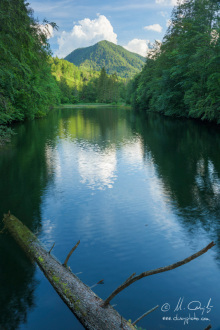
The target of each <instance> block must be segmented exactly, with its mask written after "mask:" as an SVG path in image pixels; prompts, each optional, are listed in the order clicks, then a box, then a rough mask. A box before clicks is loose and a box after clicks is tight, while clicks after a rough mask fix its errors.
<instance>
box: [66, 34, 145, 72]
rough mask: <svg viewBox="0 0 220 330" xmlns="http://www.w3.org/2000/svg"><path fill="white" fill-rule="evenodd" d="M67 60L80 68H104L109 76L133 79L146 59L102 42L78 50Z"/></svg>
mask: <svg viewBox="0 0 220 330" xmlns="http://www.w3.org/2000/svg"><path fill="white" fill-rule="evenodd" d="M65 60H67V61H69V62H71V63H73V64H75V65H76V66H79V67H84V68H88V69H92V70H96V71H100V70H101V69H102V68H103V67H105V70H106V72H107V73H108V74H113V73H115V72H116V73H117V75H118V76H120V77H122V78H131V77H132V76H134V75H135V74H136V73H138V72H140V71H141V69H142V67H143V65H144V63H145V58H144V57H142V56H141V55H138V54H136V53H131V52H129V51H128V50H126V49H125V48H123V47H122V46H119V45H116V44H114V43H112V42H110V41H107V40H102V41H99V42H98V43H96V44H95V45H93V46H89V47H85V48H78V49H76V50H74V51H73V52H71V53H70V54H69V55H67V56H66V57H65Z"/></svg>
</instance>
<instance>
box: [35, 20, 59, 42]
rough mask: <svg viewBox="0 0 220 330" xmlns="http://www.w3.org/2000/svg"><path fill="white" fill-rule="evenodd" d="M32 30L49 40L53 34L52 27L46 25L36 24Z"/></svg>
mask: <svg viewBox="0 0 220 330" xmlns="http://www.w3.org/2000/svg"><path fill="white" fill-rule="evenodd" d="M33 28H36V29H37V33H39V34H41V33H43V34H44V35H45V37H46V38H47V39H50V38H52V37H53V36H54V34H53V27H52V26H51V25H50V24H49V23H48V24H38V25H35V26H33Z"/></svg>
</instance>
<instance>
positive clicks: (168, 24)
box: [166, 19, 172, 27]
mask: <svg viewBox="0 0 220 330" xmlns="http://www.w3.org/2000/svg"><path fill="white" fill-rule="evenodd" d="M171 25H172V20H171V19H167V21H166V26H167V27H169V26H171Z"/></svg>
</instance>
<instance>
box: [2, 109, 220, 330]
mask: <svg viewBox="0 0 220 330" xmlns="http://www.w3.org/2000/svg"><path fill="white" fill-rule="evenodd" d="M219 147H220V134H219V129H218V127H216V126H211V125H203V124H201V123H197V122H194V121H184V120H182V119H181V120H175V119H170V118H165V117H162V116H159V115H150V114H149V115H147V116H144V115H143V114H135V113H133V112H132V111H120V110H117V109H99V110H98V109H91V110H90V109H87V110H86V109H79V110H71V109H69V110H63V111H57V112H56V111H55V112H53V113H51V115H50V116H49V118H48V119H46V120H41V121H35V122H31V123H26V124H23V125H19V126H18V128H17V136H15V137H14V139H13V141H12V145H11V146H10V147H9V148H8V149H5V150H3V151H1V157H0V173H1V185H0V196H1V200H2V201H3V202H2V203H1V206H0V208H1V213H3V212H6V211H7V210H8V209H10V210H11V212H12V213H15V214H16V216H18V218H20V219H22V221H24V222H25V223H26V224H27V225H28V227H29V228H30V229H31V230H33V231H38V232H39V235H40V238H41V239H42V240H43V241H44V243H45V242H46V243H48V247H51V246H52V243H53V242H54V241H56V242H57V244H56V246H57V250H56V251H55V254H56V255H57V256H58V258H59V254H60V256H61V257H62V258H63V255H64V253H66V250H65V251H64V249H66V247H67V246H70V247H72V244H73V242H72V241H73V238H74V239H75V238H76V240H77V239H81V238H82V247H80V249H81V252H80V254H79V255H77V254H76V256H74V261H73V265H74V271H75V269H76V268H77V267H78V269H76V271H79V272H83V275H82V277H84V278H82V279H83V280H85V282H86V283H89V281H91V282H94V283H96V282H97V281H98V279H97V274H103V276H102V277H103V278H106V279H107V280H108V286H106V287H107V288H105V287H104V288H103V287H102V290H103V291H101V289H100V295H101V296H104V295H107V294H109V291H111V290H113V289H114V288H115V287H116V286H117V285H119V284H120V283H118V282H120V281H121V282H122V281H123V280H124V279H125V278H126V277H127V276H128V275H129V274H130V273H133V272H134V271H137V272H138V271H140V272H141V271H144V270H146V264H147V265H150V266H151V267H152V268H156V267H158V266H162V265H163V264H164V263H165V264H166V263H167V262H170V260H169V258H170V256H175V257H176V254H178V255H181V253H182V250H183V248H184V251H185V250H186V249H187V248H188V250H187V253H191V252H192V251H191V248H192V249H194V248H195V250H198V244H197V243H198V240H199V243H201V244H202V246H204V245H205V243H206V242H208V241H210V240H211V239H212V240H214V241H215V242H216V243H217V247H216V248H215V252H217V253H215V256H216V258H218V255H219V248H220V239H219V237H220V230H219V217H220V207H219V205H220V204H219V197H220V159H219V157H218V151H219ZM145 225H147V226H145ZM192 242H194V243H192ZM195 242H196V243H195ZM68 244H69V245H68ZM193 244H195V246H194V245H193ZM100 246H102V249H100ZM189 246H190V247H189ZM0 248H1V249H0V260H1V270H4V271H1V273H0V282H1V283H4V285H1V295H0V304H1V315H0V328H2V327H3V328H4V327H5V328H6V329H15V328H16V327H19V323H20V324H21V328H22V324H23V323H24V322H25V320H26V316H27V314H28V313H29V311H30V310H33V309H34V306H35V304H36V298H35V292H37V290H38V287H37V284H36V282H35V279H34V278H35V268H34V266H33V265H32V264H31V263H29V261H28V260H27V259H26V257H25V256H24V255H23V253H22V252H21V251H20V250H19V249H16V244H15V243H14V242H13V240H12V239H10V237H8V236H0ZM152 251H153V253H152ZM161 251H162V252H161ZM175 251H176V254H175ZM210 255H211V254H210ZM184 257H185V255H184ZM60 259H61V258H60ZM143 260H144V262H143ZM173 260H175V259H173ZM207 260H208V262H209V265H210V272H212V273H213V274H212V275H210V274H209V273H205V270H204V269H203V268H200V267H202V266H198V264H197V266H195V267H197V268H198V269H199V270H201V272H200V273H201V274H198V275H196V271H195V268H192V270H193V271H194V273H193V271H192V272H191V274H187V273H186V272H184V270H183V271H181V274H180V275H178V274H177V275H175V276H174V275H169V276H168V277H167V278H166V279H165V281H164V284H160V285H158V284H155V283H154V282H152V283H154V284H151V285H150V288H154V291H155V292H153V293H154V294H155V296H154V297H153V298H152V299H154V298H155V305H156V304H158V303H159V300H160V299H161V292H166V294H167V291H166V290H167V288H169V290H170V291H169V294H170V295H171V296H172V294H173V297H174V296H175V294H176V293H175V292H176V290H178V285H179V287H180V288H182V289H183V290H185V291H184V292H187V293H188V294H189V293H190V292H191V288H190V284H189V279H190V280H192V282H193V285H194V287H196V286H197V291H196V290H195V292H196V295H199V294H200V289H201V286H202V285H203V284H204V283H209V285H210V291H211V292H212V293H213V299H214V291H215V290H213V287H212V286H211V284H210V283H211V282H213V283H214V284H213V285H214V286H215V287H216V286H217V284H216V283H217V281H216V279H215V276H218V275H219V272H218V271H217V270H216V269H215V266H216V261H215V260H214V261H213V259H212V257H210V256H207ZM143 267H144V268H143ZM190 267H191V266H190ZM192 267H194V266H193V265H192ZM88 269H89V271H88ZM119 269H120V271H118V270H119ZM115 270H117V276H116V273H115ZM207 272H208V270H207ZM15 273H16V276H14V274H15ZM197 273H199V272H197ZM182 274H184V279H185V281H184V283H183V281H182V277H183V275H182ZM204 274H205V275H204ZM209 275H210V278H211V276H213V277H212V278H211V279H209ZM174 277H175V281H174ZM204 277H205V279H204ZM187 279H188V281H187ZM152 281H154V280H152ZM207 281H209V282H207ZM157 283H158V282H157ZM176 283H177V284H176ZM91 284H93V283H91ZM188 284H189V287H187V285H188ZM48 285H49V284H48ZM157 285H158V286H157ZM175 285H176V286H175ZM138 288H139V289H138ZM96 289H97V290H99V288H96ZM105 290H106V291H105ZM136 290H137V292H136V291H135V293H134V294H135V296H136V297H137V299H139V303H138V304H136V305H138V306H141V308H142V307H143V308H145V303H146V301H145V300H144V298H145V297H143V299H142V300H141V298H140V297H142V296H143V291H144V290H146V287H145V286H144V284H143V285H142V284H140V287H138V286H137V287H136ZM138 290H139V291H138ZM150 290H152V289H150ZM172 290H173V291H174V293H171V291H172ZM187 290H188V291H187ZM204 290H205V289H204ZM157 291H158V292H157ZM103 292H104V293H103ZM130 292H132V291H130ZM151 292H152V291H150V293H151ZM97 293H98V294H99V292H97ZM151 296H153V294H151ZM122 297H123V296H122ZM125 297H126V298H125V307H124V309H123V308H122V310H121V312H122V314H123V315H124V316H125V317H128V318H135V317H136V314H135V313H136V312H137V314H139V313H140V311H139V307H138V306H134V304H133V296H132V294H130V293H129V292H128V294H127V295H126V294H125ZM193 298H195V297H193ZM122 299H123V298H122ZM170 299H171V298H170ZM173 299H174V298H173ZM175 299H176V297H175ZM129 300H130V303H129V304H128V301H129ZM120 306H121V305H120ZM150 307H152V306H150ZM120 308H121V307H120ZM136 309H138V310H136ZM134 311H135V313H134ZM144 311H145V310H143V312H144ZM34 313H36V315H37V316H36V317H35V320H36V319H37V318H38V309H37V308H36V311H34ZM126 313H128V314H129V313H130V315H126ZM137 316H138V315H137ZM217 316H218V315H217V312H216V314H215V317H216V318H217ZM59 322H60V323H59V324H58V326H59V327H60V328H63V327H64V325H63V320H62V317H60V319H59ZM150 324H151V326H152V329H153V328H155V329H156V326H158V318H157V317H155V321H152V323H150ZM155 324H156V325H155ZM68 325H69V324H68ZM37 326H38V323H37V324H36V327H37ZM160 326H161V327H162V326H163V327H164V329H168V328H167V327H166V325H165V324H162V325H161V324H160ZM30 328H31V326H30ZM76 329H77V328H76ZM74 330H75V329H74Z"/></svg>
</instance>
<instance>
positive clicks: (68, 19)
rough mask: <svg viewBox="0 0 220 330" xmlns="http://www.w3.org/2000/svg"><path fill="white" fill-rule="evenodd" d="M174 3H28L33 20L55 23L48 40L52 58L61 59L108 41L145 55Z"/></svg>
mask: <svg viewBox="0 0 220 330" xmlns="http://www.w3.org/2000/svg"><path fill="white" fill-rule="evenodd" d="M176 1H177V0H136V1H131V0H117V1H116V0H111V1H109V0H105V1H104V0H80V1H76V0H33V1H31V0H29V3H30V7H31V8H32V9H33V10H34V17H35V18H36V19H38V20H39V23H42V21H43V19H45V18H46V19H47V20H48V21H49V22H55V23H56V24H57V25H58V27H59V29H58V31H53V32H52V33H51V35H50V38H49V37H48V41H49V43H50V46H51V50H52V53H53V56H58V57H59V58H64V57H65V56H67V55H68V54H69V53H71V52H72V51H73V50H75V49H77V48H82V47H88V46H91V45H94V44H95V43H97V42H99V41H101V40H108V41H111V42H113V43H115V44H117V45H120V46H123V47H124V48H126V49H127V50H129V51H131V52H134V53H138V54H140V55H142V56H146V55H147V51H148V49H149V45H150V44H152V43H154V41H155V40H160V41H162V39H163V36H164V34H165V32H166V30H167V27H168V25H169V19H170V16H171V12H172V9H173V7H174V6H175V5H176Z"/></svg>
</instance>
